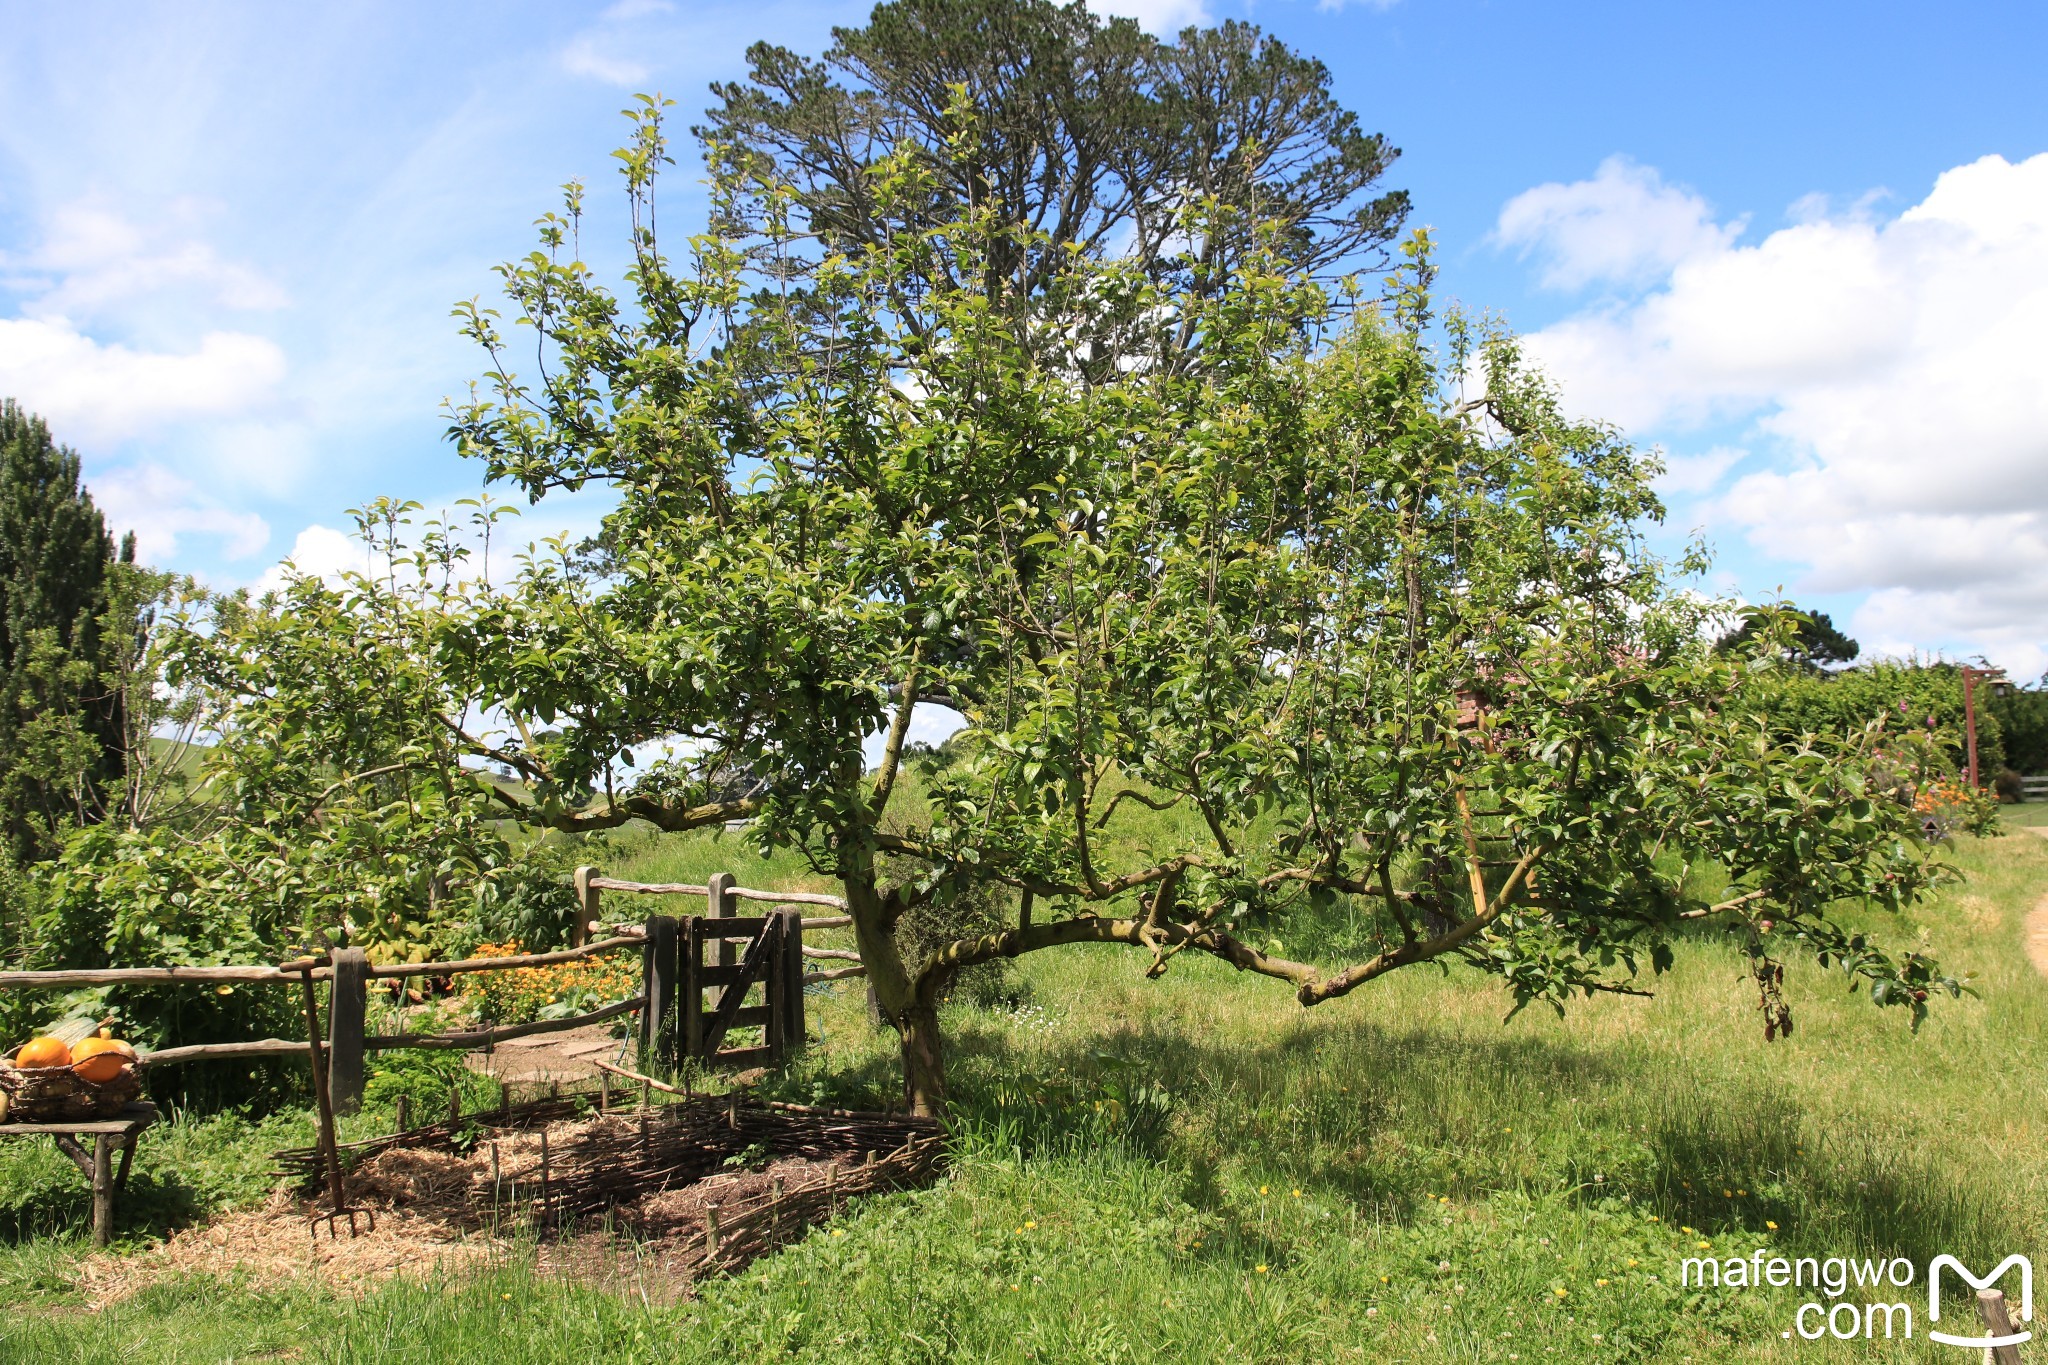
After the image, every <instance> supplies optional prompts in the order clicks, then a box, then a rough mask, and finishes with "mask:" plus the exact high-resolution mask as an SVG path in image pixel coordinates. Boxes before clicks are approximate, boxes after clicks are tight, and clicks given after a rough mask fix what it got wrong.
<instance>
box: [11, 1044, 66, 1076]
mask: <svg viewBox="0 0 2048 1365" xmlns="http://www.w3.org/2000/svg"><path fill="white" fill-rule="evenodd" d="M14 1064H15V1065H16V1066H18V1067H20V1068H21V1069H22V1070H23V1071H32V1070H34V1069H35V1068H37V1067H42V1066H70V1065H71V1046H70V1044H68V1043H66V1042H65V1041H64V1040H63V1039H62V1038H32V1039H30V1040H29V1041H28V1042H26V1043H23V1044H22V1045H21V1051H19V1052H17V1053H15V1054H14Z"/></svg>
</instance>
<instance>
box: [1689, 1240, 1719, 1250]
mask: <svg viewBox="0 0 2048 1365" xmlns="http://www.w3.org/2000/svg"><path fill="white" fill-rule="evenodd" d="M1693 1245H1695V1246H1697V1247H1698V1248H1699V1249H1700V1250H1701V1251H1709V1250H1712V1249H1713V1245H1714V1244H1713V1243H1712V1242H1695V1243H1694V1244H1693Z"/></svg>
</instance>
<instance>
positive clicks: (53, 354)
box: [0, 318, 285, 445]
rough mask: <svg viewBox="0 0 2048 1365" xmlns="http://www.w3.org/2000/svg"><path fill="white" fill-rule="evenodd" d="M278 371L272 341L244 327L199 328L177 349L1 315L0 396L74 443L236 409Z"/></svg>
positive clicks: (59, 322)
mask: <svg viewBox="0 0 2048 1365" xmlns="http://www.w3.org/2000/svg"><path fill="white" fill-rule="evenodd" d="M284 373H285V358H284V352H283V351H281V350H280V349H278V346H277V344H276V343H275V342H273V341H270V340H269V339H268V338H265V337H260V336H252V335H249V334H248V333H244V332H208V333H207V334H206V335H205V336H203V337H201V338H200V339H199V344H198V346H197V348H196V349H194V350H192V351H189V352H187V353H185V354H182V355H181V354H174V353H168V352H162V351H147V350H133V349H130V348H129V347H127V346H124V345H121V344H119V343H102V342H99V341H95V340H94V339H93V338H91V337H89V336H86V335H85V334H84V333H82V332H80V331H78V330H77V328H75V327H74V326H73V325H72V324H71V323H70V322H69V321H68V320H67V319H64V318H0V393H4V394H6V395H7V396H9V397H11V398H16V399H19V400H20V401H21V403H22V405H23V406H25V407H28V408H30V409H33V410H34V411H36V412H37V413H40V414H41V415H42V416H43V417H45V418H47V419H49V421H50V424H51V426H52V427H54V428H55V429H56V430H57V431H58V432H59V433H60V435H61V437H62V439H63V440H65V441H67V442H69V443H71V444H74V445H79V444H87V443H98V442H108V443H111V442H116V441H121V440H125V439H127V438H128V437H131V436H134V435H137V434H139V433H142V432H146V431H149V430H151V429H153V428H155V427H157V426H158V425H160V424H162V423H164V422H167V421H176V420H179V419H184V418H192V417H202V416H218V415H221V414H224V413H235V412H240V411H243V410H245V409H246V408H248V407H249V406H250V405H252V404H254V403H255V402H257V401H258V400H260V399H262V398H264V397H265V396H267V395H268V394H269V393H270V392H271V391H272V389H273V388H274V387H275V386H276V385H277V383H278V382H279V381H280V380H281V379H283V377H284Z"/></svg>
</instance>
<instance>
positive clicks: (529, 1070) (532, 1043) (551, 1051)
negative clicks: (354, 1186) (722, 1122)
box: [465, 968, 2048, 1085]
mask: <svg viewBox="0 0 2048 1365" xmlns="http://www.w3.org/2000/svg"><path fill="white" fill-rule="evenodd" d="M2044 970H2048V968H2044ZM631 1046H632V1045H631V1044H630V1043H628V1042H627V1041H626V1040H625V1039H623V1038H614V1037H612V1034H611V1026H610V1025H609V1024H589V1025H586V1026H585V1027H583V1028H579V1029H569V1030H567V1031H566V1032H563V1033H542V1034H536V1035H534V1036H532V1037H528V1038H515V1039H513V1040H512V1041H511V1042H509V1043H500V1044H498V1047H497V1050H496V1051H495V1052H489V1053H484V1052H472V1053H470V1054H469V1055H468V1057H467V1058H466V1059H465V1060H466V1062H467V1064H468V1066H469V1068H470V1070H472V1071H481V1072H483V1073H484V1074H485V1075H487V1076H495V1077H496V1078H497V1079H499V1080H501V1081H504V1082H506V1083H507V1084H508V1085H516V1084H521V1083H524V1084H534V1083H537V1082H542V1081H562V1082H569V1081H582V1080H591V1079H594V1078H595V1077H596V1076H597V1067H596V1066H595V1065H594V1064H595V1063H596V1062H598V1061H600V1060H603V1061H607V1062H616V1061H618V1060H619V1059H620V1057H621V1055H622V1054H625V1053H628V1052H630V1050H631ZM627 1064H628V1065H631V1062H630V1060H628V1062H627Z"/></svg>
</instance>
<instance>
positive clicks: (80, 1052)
mask: <svg viewBox="0 0 2048 1365" xmlns="http://www.w3.org/2000/svg"><path fill="white" fill-rule="evenodd" d="M134 1061H135V1049H134V1048H132V1047H130V1046H128V1044H126V1043H124V1042H122V1041H121V1040H120V1039H119V1038H115V1037H113V1036H112V1035H111V1034H109V1033H108V1031H107V1030H106V1029H101V1030H100V1036H99V1037H97V1038H88V1039H86V1040H85V1041H84V1042H82V1043H80V1044H79V1045H78V1046H77V1047H74V1048H72V1049H71V1069H72V1071H74V1072H76V1073H77V1074H78V1075H79V1076H80V1077H81V1078H82V1079H84V1080H88V1081H91V1082H92V1083H93V1084H94V1085H105V1084H106V1083H107V1082H108V1081H111V1080H113V1079H114V1078H115V1077H116V1076H118V1075H120V1074H121V1072H122V1070H123V1069H124V1068H126V1067H128V1066H130V1065H132V1064H133V1063H134Z"/></svg>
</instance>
